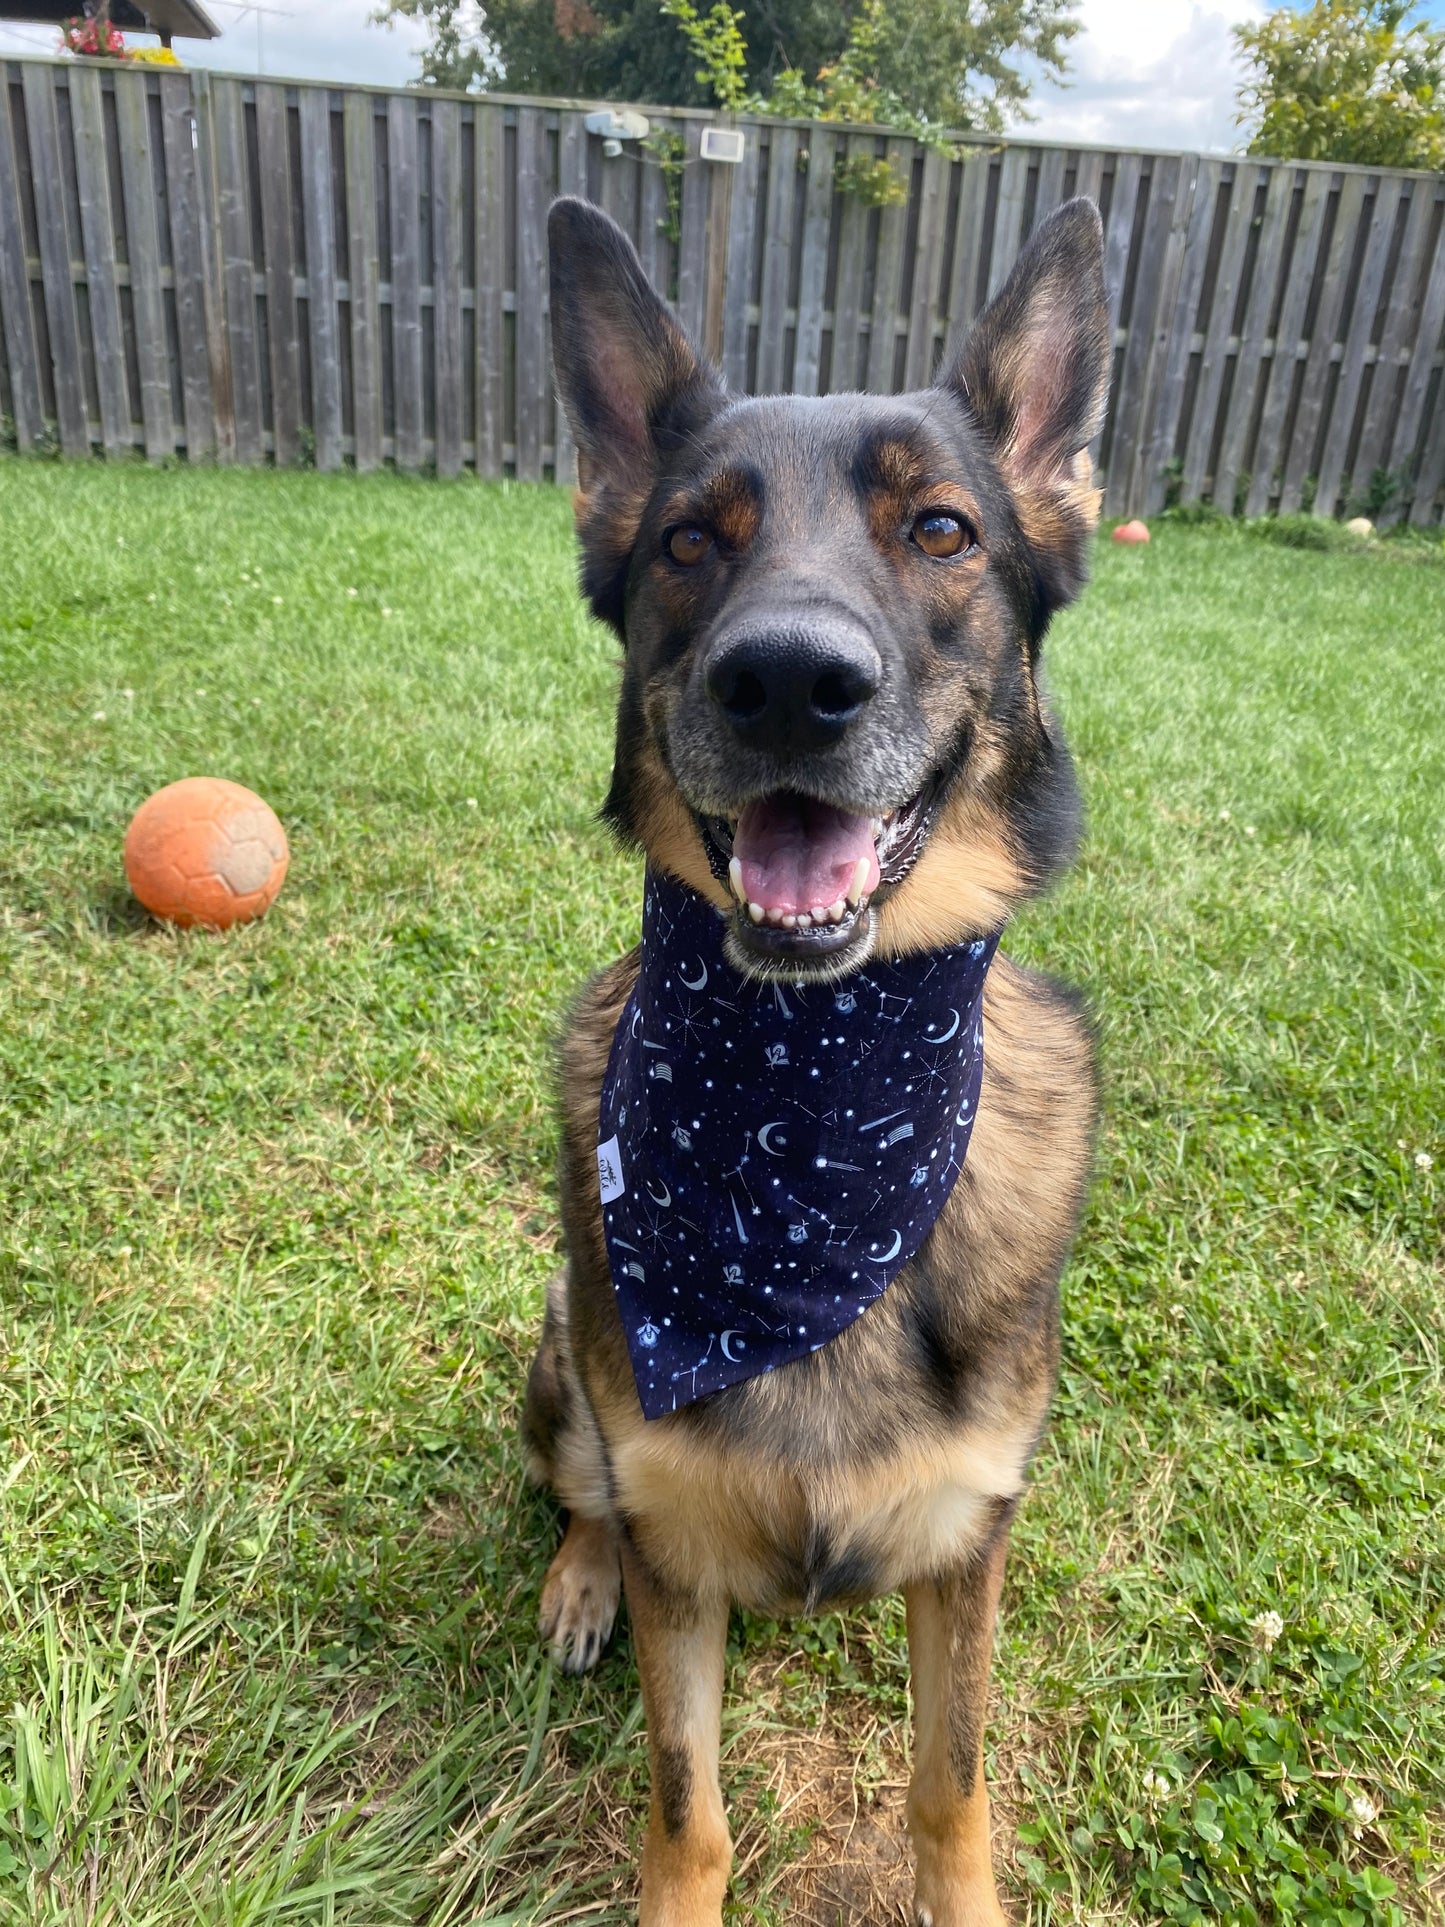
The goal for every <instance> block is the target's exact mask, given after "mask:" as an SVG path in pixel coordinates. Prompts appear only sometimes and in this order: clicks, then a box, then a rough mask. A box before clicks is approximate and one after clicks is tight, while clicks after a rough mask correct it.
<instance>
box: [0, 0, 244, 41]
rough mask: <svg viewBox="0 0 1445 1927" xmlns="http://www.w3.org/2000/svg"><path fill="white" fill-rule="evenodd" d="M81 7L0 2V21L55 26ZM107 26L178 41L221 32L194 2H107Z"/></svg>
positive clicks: (46, 1)
mask: <svg viewBox="0 0 1445 1927" xmlns="http://www.w3.org/2000/svg"><path fill="white" fill-rule="evenodd" d="M83 11H84V8H83V6H82V4H81V0H0V20H13V21H16V22H20V21H24V22H26V23H27V24H35V25H39V26H42V27H58V26H60V25H61V24H62V22H64V21H66V20H73V19H74V18H75V16H76V15H77V14H78V13H82V12H83ZM110 24H111V25H112V26H113V27H119V29H120V30H121V32H122V33H163V34H173V35H174V36H175V37H176V39H178V40H215V39H217V38H218V37H219V35H220V32H221V29H220V28H219V27H218V26H217V25H216V23H215V21H214V20H212V18H211V16H210V15H209V14H208V13H207V12H206V10H205V8H204V7H201V6H198V5H197V4H196V0H111V5H110Z"/></svg>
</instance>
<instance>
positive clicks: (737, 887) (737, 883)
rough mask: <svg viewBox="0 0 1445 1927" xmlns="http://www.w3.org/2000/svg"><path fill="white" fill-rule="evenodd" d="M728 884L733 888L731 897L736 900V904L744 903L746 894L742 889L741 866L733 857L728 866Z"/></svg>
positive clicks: (746, 898) (746, 897)
mask: <svg viewBox="0 0 1445 1927" xmlns="http://www.w3.org/2000/svg"><path fill="white" fill-rule="evenodd" d="M728 882H729V883H730V884H731V885H732V886H733V895H734V896H735V897H736V898H737V900H738V902H739V903H746V902H747V900H748V893H747V891H746V890H745V889H744V888H743V866H742V864H741V863H739V862H738V860H737V858H736V857H734V858H733V860H732V862H731V863H730V864H729V865H728Z"/></svg>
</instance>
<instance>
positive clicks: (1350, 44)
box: [1234, 0, 1445, 169]
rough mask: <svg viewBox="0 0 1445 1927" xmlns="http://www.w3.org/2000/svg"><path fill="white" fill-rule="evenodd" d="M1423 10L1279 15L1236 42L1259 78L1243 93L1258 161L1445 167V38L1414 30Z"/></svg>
mask: <svg viewBox="0 0 1445 1927" xmlns="http://www.w3.org/2000/svg"><path fill="white" fill-rule="evenodd" d="M1417 10H1418V0H1316V4H1315V5H1313V6H1311V7H1310V8H1309V9H1308V10H1307V11H1305V12H1297V11H1296V10H1295V9H1294V8H1292V7H1280V8H1279V9H1277V10H1276V11H1275V12H1274V13H1271V14H1269V15H1267V16H1266V18H1265V19H1264V20H1262V21H1260V22H1259V23H1258V24H1257V25H1255V26H1243V27H1236V28H1235V29H1234V37H1235V41H1236V43H1237V45H1238V46H1239V49H1240V51H1241V52H1242V53H1243V54H1244V55H1245V57H1246V59H1247V60H1248V61H1249V63H1250V65H1251V68H1252V72H1251V73H1250V75H1249V77H1248V78H1247V80H1246V81H1245V83H1244V85H1243V86H1242V88H1241V89H1240V93H1239V104H1240V113H1239V124H1240V125H1241V126H1242V127H1246V128H1248V129H1249V136H1250V138H1249V151H1250V153H1251V154H1270V155H1275V156H1277V157H1279V158H1280V159H1282V160H1305V161H1352V162H1355V163H1357V164H1358V165H1360V166H1363V167H1421V168H1437V169H1438V168H1441V167H1445V31H1439V30H1436V29H1432V28H1430V27H1429V26H1427V25H1426V24H1425V23H1424V22H1423V21H1415V22H1414V23H1413V24H1411V16H1412V15H1413V14H1414V13H1416V12H1417Z"/></svg>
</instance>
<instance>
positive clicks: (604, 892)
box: [0, 459, 1445, 1927]
mask: <svg viewBox="0 0 1445 1927" xmlns="http://www.w3.org/2000/svg"><path fill="white" fill-rule="evenodd" d="M1440 560H1441V558H1440V557H1439V556H1438V555H1433V556H1432V554H1431V553H1430V551H1429V550H1428V548H1427V547H1426V546H1424V545H1420V546H1417V547H1416V548H1413V549H1407V548H1400V549H1396V548H1394V547H1393V546H1392V545H1383V547H1382V548H1381V550H1379V551H1378V552H1367V551H1364V550H1351V551H1348V552H1344V551H1342V552H1338V553H1334V552H1331V553H1311V552H1305V551H1295V550H1291V549H1287V548H1283V547H1279V546H1275V545H1273V544H1268V543H1264V542H1260V541H1256V540H1252V539H1250V537H1249V536H1247V535H1244V534H1237V533H1232V532H1228V531H1226V532H1219V531H1210V530H1193V529H1187V528H1168V527H1165V528H1161V529H1160V530H1159V531H1158V533H1157V536H1156V540H1155V542H1154V543H1153V545H1152V546H1151V547H1150V548H1149V549H1147V550H1142V551H1129V552H1125V551H1121V550H1115V549H1113V548H1111V547H1109V546H1108V545H1106V544H1104V545H1101V547H1100V552H1099V556H1098V563H1097V571H1096V579H1095V582H1094V585H1093V586H1092V588H1091V589H1090V590H1089V591H1088V593H1087V594H1086V596H1085V599H1084V601H1083V604H1082V606H1081V607H1079V608H1078V609H1076V610H1074V611H1072V612H1071V613H1070V614H1069V615H1068V616H1067V617H1066V618H1065V619H1062V620H1061V621H1060V622H1059V623H1058V625H1057V627H1056V629H1055V632H1054V634H1053V636H1052V638H1051V642H1050V648H1051V652H1052V661H1053V674H1054V681H1055V687H1056V691H1057V697H1058V702H1059V706H1060V708H1061V710H1062V712H1063V714H1064V716H1065V718H1066V721H1067V724H1068V728H1069V731H1070V734H1071V738H1072V741H1073V744H1074V747H1075V749H1076V751H1077V753H1078V756H1079V761H1080V765H1081V770H1082V775H1083V781H1084V787H1085V791H1086V794H1087V798H1088V804H1089V813H1090V825H1091V827H1090V833H1089V838H1088V843H1087V847H1086V850H1085V854H1084V857H1083V860H1082V862H1081V864H1080V865H1079V867H1078V868H1077V870H1076V872H1075V873H1074V875H1073V876H1072V877H1071V879H1070V880H1069V881H1068V882H1067V883H1066V885H1065V886H1064V887H1063V888H1062V889H1061V890H1060V891H1059V892H1058V893H1057V895H1056V896H1055V897H1054V898H1053V899H1052V901H1051V902H1049V903H1048V904H1046V905H1043V906H1039V907H1037V908H1035V909H1033V910H1031V911H1030V912H1029V914H1028V915H1027V916H1025V917H1024V918H1023V919H1022V920H1021V922H1020V923H1019V925H1018V927H1017V928H1016V929H1015V930H1014V931H1013V932H1012V933H1011V936H1010V939H1009V942H1010V947H1011V948H1012V950H1013V951H1014V952H1015V954H1018V955H1021V956H1024V957H1026V958H1028V959H1029V960H1031V961H1035V962H1042V963H1045V964H1047V965H1048V966H1049V967H1050V968H1053V969H1056V970H1057V971H1059V972H1060V973H1062V974H1064V975H1066V976H1068V977H1069V978H1071V979H1072V980H1073V981H1074V982H1075V983H1077V984H1079V985H1080V986H1082V988H1083V989H1084V990H1085V992H1086V993H1087V995H1088V997H1089V999H1090V1001H1091V1003H1092V1005H1093V1008H1094V1010H1095V1012H1096V1013H1097V1016H1098V1019H1099V1023H1100V1027H1101V1043H1102V1053H1103V1062H1104V1070H1105V1079H1106V1113H1105V1123H1104V1131H1103V1137H1102V1142H1101V1147H1100V1153H1099V1161H1098V1178H1097V1183H1096V1186H1095V1191H1094V1197H1093V1202H1092V1205H1091V1208H1090V1211H1089V1214H1088V1217H1087V1220H1086V1223H1085V1225H1084V1228H1083V1231H1082V1234H1081V1237H1080V1240H1079V1244H1078V1248H1077V1252H1076V1255H1075V1258H1074V1260H1073V1263H1072V1264H1071V1266H1070V1269H1069V1271H1068V1274H1067V1276H1066V1280H1065V1335H1064V1354H1065V1362H1064V1372H1063V1383H1062V1387H1061V1390H1060V1395H1059V1400H1058V1406H1057V1411H1056V1417H1055V1423H1054V1427H1053V1430H1052V1432H1051V1433H1050V1435H1049V1438H1048V1441H1047V1443H1046V1444H1045V1446H1044V1448H1043V1451H1042V1453H1041V1456H1040V1459H1039V1462H1038V1465H1037V1470H1036V1479H1035V1484H1034V1488H1033V1491H1032V1494H1031V1496H1030V1498H1029V1500H1028V1503H1027V1504H1026V1506H1025V1507H1024V1510H1023V1513H1022V1516H1021V1519H1020V1522H1019V1525H1018V1527H1017V1530H1016V1532H1015V1535H1014V1548H1015V1550H1014V1553H1013V1558H1012V1563H1011V1566H1010V1577H1009V1583H1008V1587H1007V1592H1006V1597H1005V1608H1004V1617H1003V1623H1002V1628H1001V1635H1000V1648H999V1660H998V1667H997V1692H996V1712H995V1718H994V1723H993V1730H992V1737H991V1743H990V1764H991V1771H992V1774H993V1778H994V1783H995V1786H996V1788H997V1792H998V1812H999V1817H1000V1822H1001V1831H1000V1855H1001V1861H1002V1864H1003V1866H1004V1869H1005V1875H1006V1883H1007V1890H1008V1894H1009V1897H1010V1904H1011V1906H1012V1907H1013V1909H1014V1912H1015V1915H1016V1917H1017V1918H1018V1919H1019V1920H1021V1921H1022V1920H1023V1919H1025V1918H1027V1919H1028V1920H1030V1921H1031V1922H1036V1923H1043V1922H1102V1921H1110V1920H1117V1921H1128V1922H1146V1921H1152V1920H1160V1919H1168V1920H1179V1921H1201V1922H1203V1921H1210V1922H1213V1921H1222V1922H1238V1923H1243V1922H1255V1921H1258V1922H1278V1923H1293V1922H1299V1923H1308V1924H1309V1927H1331V1924H1333V1923H1340V1924H1341V1927H1344V1924H1345V1923H1350V1924H1351V1927H1356V1924H1363V1923H1387V1922H1392V1921H1397V1920H1409V1921H1425V1920H1437V1921H1438V1920H1439V1919H1440V1918H1441V1917H1442V1910H1445V1880H1442V1876H1441V1868H1442V1865H1445V1644H1442V1641H1445V1626H1442V1620H1445V1506H1442V1494H1445V1373H1442V1363H1441V1351H1442V1338H1445V1314H1442V1292H1441V1286H1442V1271H1445V1268H1442V1256H1445V1243H1442V1202H1445V1126H1442V1123H1441V1117H1442V1111H1445V1103H1442V1098H1445V1091H1442V1085H1445V1051H1442V1038H1441V1027H1442V1014H1445V961H1442V960H1445V854H1442V821H1441V819H1442V798H1445V568H1442V567H1441V566H1440ZM572 582H573V562H572V550H571V533H570V527H569V514H568V508H567V503H566V500H565V498H564V497H563V496H562V494H560V493H559V492H554V491H551V490H548V489H542V488H521V487H516V486H512V487H507V486H504V485H497V486H482V485H478V484H471V483H458V484H449V485H442V484H437V483H429V482H423V481H414V482H407V481H402V480H398V479H396V478H392V477H386V476H382V477H374V478H369V479H365V480H361V479H357V478H355V477H347V476H341V477H330V478H323V477H319V476H315V475H305V474H296V475H277V474H241V473H236V474H224V473H215V472H211V473H206V472H186V471H184V470H174V471H170V472H155V471H150V470H146V469H142V468H139V467H136V468H127V469H124V470H119V471H118V470H115V469H106V468H103V467H100V466H93V467H75V468H68V467H62V466H59V465H51V464H41V463H22V462H20V461H17V460H13V459H11V460H5V461H0V731H3V738H4V742H5V744H6V751H7V753H6V754H5V757H4V760H3V765H0V982H3V997H4V1004H3V1016H0V1132H3V1140H0V1141H3V1162H0V1706H4V1707H7V1708H8V1707H13V1708H14V1711H13V1716H7V1717H6V1718H5V1719H4V1720H3V1721H0V1923H4V1927H12V1924H13V1927H39V1924H41V1923H60V1922H64V1923H67V1924H68V1923H76V1924H77V1927H78V1923H81V1922H85V1923H90V1924H93V1927H122V1924H123V1927H182V1924H183V1923H184V1924H185V1927H196V1924H198V1923H205V1924H206V1927H210V1924H211V1923H224V1924H225V1927H243V1924H244V1927H260V1924H261V1923H268V1924H269V1923H277V1924H278V1927H279V1924H281V1923H285V1924H286V1927H302V1924H303V1923H304V1927H339V1924H345V1927H383V1924H384V1923H388V1922H392V1921H398V1922H401V1921H405V1922H427V1923H429V1924H430V1927H442V1924H443V1923H450V1922H462V1921H468V1922H472V1921H485V1922H490V1923H493V1924H494V1927H502V1923H504V1922H515V1923H522V1922H531V1921H538V1922H541V1921H554V1920H555V1921H561V1920H576V1919H595V1920H611V1921H618V1920H622V1919H625V1918H626V1902H627V1898H628V1896H629V1894H630V1893H631V1892H632V1891H633V1887H634V1878H635V1876H634V1872H633V1871H632V1869H633V1868H634V1866H635V1856H636V1848H637V1842H638V1837H639V1829H640V1823H641V1818H642V1814H643V1809H644V1803H645V1792H646V1761H645V1755H644V1752H643V1747H642V1741H641V1736H640V1711H639V1705H638V1688H637V1679H636V1674H635V1671H634V1668H633V1665H632V1659H631V1655H630V1651H629V1647H628V1642H627V1640H626V1638H625V1636H623V1637H621V1638H620V1639H619V1640H618V1642H617V1644H616V1645H615V1647H614V1648H613V1650H612V1652H611V1654H610V1655H609V1656H608V1657H607V1658H606V1660H605V1661H604V1662H603V1664H602V1665H601V1667H600V1668H599V1670H598V1672H597V1673H596V1674H595V1676H594V1677H592V1678H591V1679H588V1680H585V1681H582V1682H573V1681H569V1680H565V1679H563V1678H561V1677H560V1676H557V1675H554V1673H553V1672H552V1670H551V1668H550V1666H549V1665H548V1664H546V1663H545V1662H544V1661H543V1659H542V1657H541V1655H540V1653H539V1651H538V1647H537V1643H536V1637H535V1630H534V1622H535V1611H536V1600H537V1589H538V1582H539V1578H540V1575H541V1573H542V1571H543V1568H544V1566H545V1564H546V1561H547V1559H548V1557H549V1556H550V1552H551V1549H552V1546H553V1544H554V1541H555V1533H556V1525H555V1519H554V1516H553V1514H552V1511H551V1510H550V1508H549V1505H548V1503H547V1502H546V1501H545V1500H544V1499H542V1498H541V1497H539V1496H537V1495H536V1494H533V1493H531V1492H530V1491H529V1490H528V1489H527V1487H526V1485H525V1483H524V1480H523V1477H522V1470H521V1463H520V1457H519V1453H518V1449H517V1440H516V1429H517V1414H518V1406H519V1399H520V1392H521V1386H522V1379H523V1374H524V1372H525V1369H526V1364H527V1360H528V1356H529V1351H530V1347H531V1345H532V1343H533V1340H534V1337H535V1334H536V1331H537V1327H538V1322H539V1307H540V1303H541V1294H542V1287H543V1283H544V1281H545V1279H546V1277H547V1276H548V1274H549V1272H550V1270H551V1269H552V1267H553V1266H554V1265H555V1263H556V1232H555V1219H554V1212H553V1202H552V1175H551V1172H552V1159H553V1155H554V1151H555V1145H556V1129H555V1125H554V1122H553V1118H552V1112H551V1101H550V1083H551V1078H550V1044H551V1039H552V1037H553V1035H554V1033H555V1029H556V1026H557V1023H558V1019H559V1017H560V1015H561V1013H562V1012H563V1010H564V1009H565V1007H566V1003H567V1000H568V998H569V996H570V995H571V993H572V991H573V989H574V987H575V986H576V985H577V983H578V982H579V981H580V979H581V978H582V976H583V975H584V974H585V973H586V972H587V971H588V970H590V969H591V968H593V967H594V966H595V965H597V964H599V963H600V962H602V961H603V960H605V959H607V958H609V957H611V956H612V955H613V954H615V953H616V952H617V951H618V950H619V949H620V948H622V947H623V946H625V945H626V944H628V943H629V942H630V941H632V939H633V937H634V936H635V932H636V926H637V920H638V909H639V903H638V898H639V892H638V871H637V865H636V863H635V862H634V861H633V860H632V859H630V858H625V857H623V856H621V855H619V854H618V853H617V852H616V851H615V850H614V849H612V848H611V847H610V845H609V843H608V840H607V838H606V836H605V835H604V834H603V832H602V831H601V829H600V828H599V827H598V825H597V823H596V821H595V817H594V812H595V810H596V807H597V805H598V802H599V800H600V798H601V796H602V793H603V788H604V776H605V769H606V762H607V755H608V743H609V715H608V712H609V703H610V700H611V694H612V690H613V688H614V683H615V669H614V652H613V649H612V646H611V644H610V643H609V641H608V639H607V638H606V637H605V636H604V635H603V634H602V633H601V632H600V631H599V630H598V629H596V628H595V627H594V626H592V625H591V624H590V623H589V621H588V620H587V619H586V618H585V617H584V615H583V614H582V612H581V609H580V607H579V605H578V602H577V598H576V596H575V593H574V590H573V586H572ZM196 772H212V773H216V774H223V775H227V776H232V777H235V778H237V779H239V780H240V781H243V782H246V783H248V784H251V785H252V786H253V787H255V788H257V789H259V790H260V791H261V792H262V793H263V794H264V795H265V796H266V797H267V798H268V799H269V801H270V802H271V803H272V804H273V805H274V807H275V808H276V809H277V811H278V812H279V813H280V815H281V817H282V819H283V821H284V822H285V824H286V826H287V829H288V831H289V833H290V836H291V841H292V849H293V857H292V869H291V876H290V880H289V882H288V884H287V887H286V890H285V892H284V894H283V896H282V897H281V899H280V901H279V903H278V904H277V906H276V908H275V910H274V911H273V913H272V914H271V916H270V917H269V918H268V919H267V920H266V922H265V923H264V924H261V925H258V926H254V927H251V928H248V929H245V930H241V931H237V932H234V933H232V934H231V935H229V936H227V937H225V938H216V937H213V936H209V935H205V934H192V935H176V934H174V933H170V932H167V931H165V930H162V929H158V928H156V927H155V926H153V925H151V924H150V923H149V922H147V920H146V919H145V918H144V917H143V916H142V915H141V914H140V913H139V912H138V910H137V909H136V908H135V906H134V905H133V904H132V903H131V901H130V900H129V898H128V896H127V894H126V891H125V889H124V886H123V879H122V877H121V873H120V863H119V856H120V842H121V836H122V833H123V830H124V827H125V824H126V821H127V819H128V817H129V815H130V813H131V811H132V810H133V809H134V808H135V806H136V805H137V804H138V803H139V802H140V801H141V799H142V798H143V797H144V796H146V795H147V794H148V792H149V791H151V790H152V789H154V788H156V787H157V786H158V785H160V784H161V783H164V782H166V781H168V780H170V779H172V778H174V777H177V776H181V775H184V774H188V773H196ZM906 1681H907V1675H906V1667H905V1662H904V1649H903V1638H902V1615H901V1608H900V1605H899V1603H898V1602H897V1601H896V1600H888V1601H883V1602H880V1603H879V1604H878V1605H877V1606H875V1607H874V1608H872V1609H871V1610H869V1611H868V1612H865V1613H856V1614H851V1615H848V1616H847V1617H846V1618H829V1619H823V1620H820V1621H816V1622H807V1623H803V1622H800V1623H796V1624H787V1625H774V1624H768V1623H763V1622H760V1621H757V1620H749V1619H746V1618H742V1617H740V1618H738V1619H737V1620H736V1621H735V1623H734V1637H733V1643H732V1648H731V1655H730V1685H729V1698H728V1710H727V1715H726V1722H725V1742H724V1761H723V1775H724V1783H725V1787H726V1789H727V1792H728V1797H729V1800H730V1805H731V1810H732V1814H733V1820H734V1826H735V1832H736V1836H737V1841H738V1850H739V1851H738V1861H739V1871H738V1873H737V1876H736V1879H735V1882H734V1888H733V1894H734V1899H733V1903H732V1904H733V1908H734V1917H735V1918H737V1919H738V1920H746V1921H749V1922H758V1923H763V1924H764V1927H766V1924H767V1923H772V1922H782V1921H785V1920H786V1921H789V1922H793V1921H798V1922H803V1923H805V1927H807V1924H808V1923H816V1927H833V1923H834V1922H835V1921H838V1920H846V1921H848V1922H853V1923H863V1924H864V1927H873V1924H874V1923H877V1927H882V1923H884V1922H887V1921H894V1920H901V1919H902V1918H903V1915H902V1914H901V1912H900V1911H899V1910H898V1901H899V1897H900V1896H901V1895H904V1894H906V1881H905V1879H904V1875H903V1871H902V1863H901V1860H900V1853H901V1841H902V1833H901V1824H900V1819H899V1808H900V1804H901V1794H902V1785H903V1782H904V1780H905V1778H906V1771H907V1753H908V1737H907V1720H906ZM1015 1828H1016V1829H1017V1835H1016V1838H1015V1833H1014V1829H1015Z"/></svg>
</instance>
